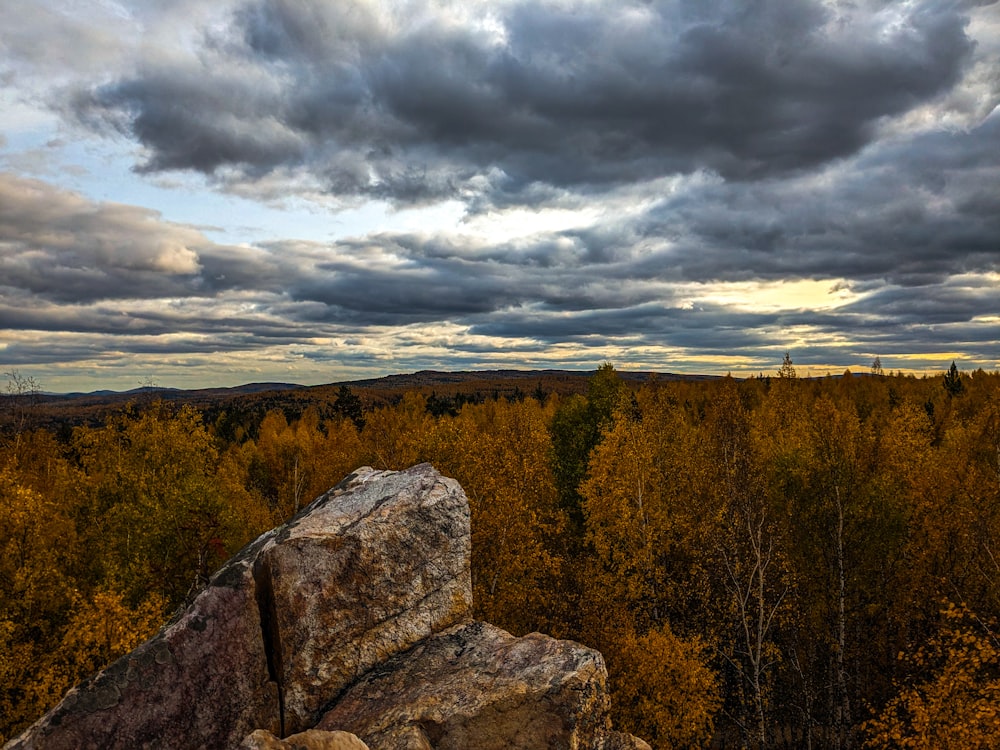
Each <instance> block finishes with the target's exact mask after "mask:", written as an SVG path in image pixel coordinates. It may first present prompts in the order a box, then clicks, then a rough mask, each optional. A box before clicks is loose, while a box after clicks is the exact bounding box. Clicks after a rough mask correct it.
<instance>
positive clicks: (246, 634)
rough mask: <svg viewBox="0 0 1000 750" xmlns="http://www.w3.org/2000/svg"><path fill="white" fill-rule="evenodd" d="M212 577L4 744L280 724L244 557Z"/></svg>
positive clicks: (57, 744) (157, 738) (183, 736)
mask: <svg viewBox="0 0 1000 750" xmlns="http://www.w3.org/2000/svg"><path fill="white" fill-rule="evenodd" d="M220 573H222V574H223V578H221V579H220V578H219V577H216V579H215V582H214V585H210V586H209V587H208V588H207V589H205V590H204V591H202V592H201V594H200V595H199V596H198V597H197V599H195V601H194V603H193V604H192V605H191V606H190V607H189V608H188V610H187V611H185V612H184V613H183V615H182V616H180V617H178V618H176V619H175V620H174V621H173V622H171V623H169V624H168V625H167V626H166V627H165V628H164V629H162V630H161V631H160V633H159V634H158V635H156V636H155V637H154V638H153V639H151V640H149V641H147V642H146V643H144V644H143V645H141V646H139V648H137V649H136V650H135V651H133V652H132V653H131V654H129V655H127V656H125V657H122V658H121V659H119V660H118V661H117V662H115V663H114V664H112V665H111V666H109V667H108V668H106V669H105V670H103V671H102V672H98V673H97V674H96V675H95V676H93V677H92V678H90V679H89V680H88V681H86V682H85V683H83V684H82V685H79V686H78V687H76V688H74V689H72V690H70V691H69V693H67V694H66V697H65V698H63V700H62V702H61V703H59V704H58V705H57V706H56V707H55V708H54V709H52V710H51V711H50V712H49V713H47V714H46V715H45V716H43V717H42V718H41V719H40V720H39V721H38V722H36V723H35V724H34V725H33V726H32V727H30V728H29V729H27V730H26V731H25V732H24V733H23V734H22V735H21V736H19V737H16V738H14V739H13V740H11V741H10V742H8V743H7V744H6V745H5V746H4V748H5V750H26V749H28V748H45V750H90V749H94V750H96V749H97V748H108V749H115V750H116V749H118V748H121V750H131V749H135V750H138V749H139V748H164V747H171V748H173V747H176V748H188V747H190V748H194V747H218V748H226V747H235V746H236V745H237V744H239V742H240V740H241V739H242V738H243V737H244V736H246V734H247V733H248V732H250V731H251V730H253V729H254V728H256V727H267V728H272V729H275V730H278V729H279V728H280V717H279V704H278V691H277V687H276V685H275V683H274V682H273V681H271V680H270V678H269V675H268V667H267V657H266V654H265V651H264V646H263V643H262V642H261V625H260V614H259V612H260V611H259V608H258V603H257V599H256V587H255V584H254V578H253V570H252V564H251V561H250V560H249V559H247V558H246V557H244V558H239V559H236V560H233V561H231V562H230V563H228V564H227V566H226V568H225V569H224V571H220Z"/></svg>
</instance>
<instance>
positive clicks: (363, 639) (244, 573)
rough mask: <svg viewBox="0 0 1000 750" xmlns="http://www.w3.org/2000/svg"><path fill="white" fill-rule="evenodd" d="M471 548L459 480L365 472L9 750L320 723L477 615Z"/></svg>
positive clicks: (158, 740)
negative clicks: (327, 711) (345, 698)
mask: <svg viewBox="0 0 1000 750" xmlns="http://www.w3.org/2000/svg"><path fill="white" fill-rule="evenodd" d="M470 553H471V550H470V536H469V507H468V502H467V500H466V498H465V495H464V493H463V492H462V489H461V488H460V487H459V486H458V484H457V483H456V482H455V481H454V480H451V479H445V478H443V477H441V475H440V474H438V473H437V472H436V471H435V470H434V469H433V468H432V467H430V466H428V465H422V466H416V467H413V468H412V469H409V470H407V471H404V472H379V471H375V470H373V469H369V468H364V469H359V470H358V471H357V472H355V473H354V474H352V475H350V476H349V477H348V478H347V479H345V480H344V481H343V482H341V484H339V485H338V486H337V487H335V488H334V489H333V490H331V491H330V492H328V493H326V494H325V495H323V496H321V497H320V498H318V499H317V500H316V501H314V502H313V503H312V504H311V505H310V506H308V507H307V508H306V509H304V510H303V511H302V513H300V514H299V515H298V516H296V517H295V518H294V519H292V521H290V522H289V523H288V524H285V525H284V526H280V527H278V528H277V529H274V530H272V531H270V532H268V533H267V534H264V535H262V536H261V537H259V538H258V539H257V540H256V541H254V542H252V543H251V544H250V545H248V546H247V547H246V548H244V550H242V551H241V552H240V553H239V554H238V555H237V556H236V557H235V558H233V559H232V560H230V561H229V562H228V563H226V565H225V566H223V568H222V569H220V570H219V571H218V572H217V573H216V574H215V575H214V576H213V577H212V580H211V582H210V583H209V586H208V587H207V588H206V589H205V590H204V591H202V592H201V593H200V594H199V596H198V597H197V599H196V600H195V601H194V603H193V604H192V605H191V607H190V608H188V609H187V610H186V611H185V612H183V613H182V614H181V615H179V616H178V617H177V618H175V620H174V621H172V622H171V623H169V624H168V625H167V626H166V627H165V628H164V629H163V630H161V631H160V633H159V634H158V635H157V636H156V637H154V638H153V639H152V640H150V641H148V642H146V643H145V644H143V645H142V646H140V647H139V648H138V649H136V651H134V652H133V653H131V654H129V655H128V656H126V657H123V658H122V659H120V660H119V661H118V662H116V663H115V664H113V665H112V666H110V667H108V668H107V669H105V670H104V671H102V672H99V673H98V674H97V675H95V676H94V677H93V678H91V679H90V680H88V681H87V682H86V683H84V684H83V685H81V686H79V687H78V688H75V689H73V690H72V691H70V692H69V693H68V694H67V696H66V697H65V698H64V700H63V701H62V702H61V703H60V704H59V705H58V706H56V707H55V708H54V709H53V710H52V711H50V712H49V713H48V714H46V715H45V716H44V717H42V718H41V719H40V720H39V721H38V722H36V723H35V724H34V725H33V726H32V727H30V728H29V729H28V730H26V731H25V732H24V733H23V734H22V735H21V736H19V737H17V738H15V739H13V740H11V741H10V742H9V743H7V745H5V746H4V747H5V750H27V749H28V748H51V749H53V750H61V749H62V748H66V749H67V750H68V749H70V748H72V749H73V750H86V749H87V748H108V749H109V750H113V749H116V748H122V749H125V748H128V749H130V750H139V749H140V748H171V749H176V750H181V749H182V748H207V747H210V748H235V747H238V746H239V744H240V742H241V741H242V740H243V739H244V738H245V737H246V736H247V735H248V734H250V733H251V732H252V731H253V730H255V729H260V728H263V729H267V730H270V731H272V732H274V733H276V734H278V735H287V734H291V733H293V732H296V731H299V730H302V729H308V728H311V727H312V726H313V725H314V724H315V721H316V720H317V719H318V718H319V716H320V714H321V709H322V708H323V707H325V706H326V705H327V704H328V703H329V702H330V701H332V700H334V699H335V698H336V697H337V695H338V694H339V693H340V692H341V691H342V690H343V689H344V688H345V687H347V685H348V684H349V683H351V682H352V681H354V680H355V679H356V678H358V677H360V676H361V675H362V674H364V673H365V672H366V671H367V670H368V669H370V668H371V667H372V666H374V665H376V664H378V663H380V662H382V661H384V660H386V659H387V658H389V657H391V656H392V655H393V654H396V653H398V652H401V651H403V650H405V649H408V648H410V647H411V646H412V645H414V644H415V643H417V642H418V641H419V640H421V639H423V638H425V637H427V636H429V635H431V634H432V633H434V632H437V631H439V630H442V629H444V628H447V627H449V626H451V625H453V624H455V623H458V622H461V621H465V620H467V619H468V618H469V616H470V613H471V606H472V586H471V578H470V572H469V561H470Z"/></svg>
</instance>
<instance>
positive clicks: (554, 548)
mask: <svg viewBox="0 0 1000 750" xmlns="http://www.w3.org/2000/svg"><path fill="white" fill-rule="evenodd" d="M876 364H877V363H876ZM525 390H528V391H530V388H526V389H525ZM17 395H19V394H13V395H8V398H7V399H6V401H5V404H6V406H7V409H6V411H5V412H4V415H3V420H4V421H3V431H2V434H0V742H2V741H3V740H4V739H7V738H9V737H11V736H13V735H15V734H16V733H18V732H19V731H20V730H21V729H23V728H24V727H26V726H27V725H28V724H30V723H31V722H32V721H34V719H36V718H37V717H38V716H39V715H41V714H42V713H43V712H44V711H45V710H47V709H48V708H49V707H50V706H52V705H54V704H55V703H56V702H58V701H59V699H60V698H61V697H62V695H63V693H64V692H65V691H66V690H67V689H68V688H69V687H71V686H72V685H74V684H75V683H77V682H78V681H80V680H81V679H82V678H84V677H85V676H87V675H88V674H90V673H91V672H93V671H95V670H97V669H99V668H101V667H102V666H103V665H106V664H108V663H110V662H111V661H113V660H114V659H116V658H117V657H119V656H121V655H122V654H124V653H127V652H128V651H130V650H131V649H133V648H134V647H135V646H136V645H138V644H139V643H140V642H142V641H143V640H145V639H146V638H148V637H149V636H150V635H152V634H153V633H155V632H156V630H157V629H158V628H159V626H160V625H161V624H162V623H163V622H164V621H165V620H166V619H167V618H168V617H169V615H170V613H171V612H172V611H173V610H175V609H176V608H177V607H179V606H182V605H184V603H185V601H187V600H189V599H190V598H191V597H192V596H193V595H194V593H195V592H197V591H198V589H199V587H200V586H203V585H204V584H205V583H206V582H207V580H208V578H209V576H210V575H211V574H212V572H213V570H215V569H216V568H217V567H218V566H219V565H220V564H221V563H222V562H224V561H225V560H226V559H228V558H229V557H230V556H231V555H233V554H234V553H236V552H237V551H238V550H239V549H240V548H241V547H242V546H243V545H244V544H246V543H247V542H249V541H250V540H252V539H253V538H255V537H256V536H257V535H258V534H260V533H261V532H263V531H265V530H267V529H269V528H271V527H273V526H275V525H277V524H279V523H281V522H282V521H284V520H287V519H288V518H290V517H291V516H293V515H294V514H295V513H296V512H297V511H298V510H300V509H301V508H303V507H304V506H305V505H307V504H308V503H309V502H310V501H311V500H312V499H313V498H314V497H316V496H317V495H319V494H321V493H322V492H324V491H326V490H327V489H329V488H330V487H331V486H333V485H335V484H336V483H337V482H339V481H340V480H341V479H342V478H343V477H344V476H345V475H347V474H348V473H350V472H351V471H352V470H353V469H355V468H357V467H358V466H362V465H370V466H374V467H376V468H388V469H401V468H405V467H408V466H410V465H413V464H416V463H420V462H425V461H427V462H431V463H432V464H434V466H435V467H436V468H437V469H438V470H440V471H441V472H442V473H444V474H446V475H448V476H452V477H454V478H456V479H457V480H458V481H459V482H460V483H461V485H462V487H463V488H464V489H465V491H466V493H467V495H468V497H469V501H470V505H471V511H472V532H473V563H472V565H473V585H474V595H475V604H476V609H477V615H478V616H479V617H481V618H483V619H486V620H488V621H490V622H493V623H495V624H497V625H499V626H501V627H503V628H506V629H507V630H510V631H511V632H512V633H515V634H524V633H528V632H531V631H535V630H538V631H542V632H546V633H550V634H552V635H555V636H557V637H562V638H571V639H574V640H578V641H581V642H583V643H585V644H587V645H590V646H593V647H595V648H598V649H599V650H600V651H601V652H602V653H603V654H604V656H605V659H606V661H607V665H608V671H609V676H610V682H611V687H612V699H613V702H614V703H613V709H614V715H615V721H616V724H617V726H619V727H621V728H623V729H626V730H627V731H629V732H632V733H635V734H637V735H639V736H641V737H643V738H645V739H647V740H648V741H649V742H650V744H651V745H653V747H655V748H660V749H664V748H697V747H719V748H755V749H758V748H759V749H763V748H841V749H843V748H862V747H868V748H957V749H959V750H964V749H966V748H993V747H998V746H1000V640H998V635H1000V629H998V628H1000V625H998V624H997V623H998V619H997V618H998V617H1000V374H998V373H987V372H984V371H982V370H979V371H976V372H974V373H968V372H964V373H963V372H960V371H959V370H957V369H956V368H954V367H953V368H952V370H950V371H948V372H947V373H944V374H938V375H936V376H927V377H923V378H917V377H913V376H904V375H902V374H885V373H883V372H882V371H881V368H880V367H876V366H874V365H873V367H872V371H871V372H868V371H866V372H864V373H863V374H855V375H850V374H845V375H844V376H841V377H827V378H805V377H797V376H796V371H795V368H794V365H793V363H792V361H791V359H790V358H788V357H786V360H785V362H784V363H783V364H782V365H781V367H780V369H779V370H777V371H776V372H773V373H772V374H770V375H768V376H762V377H758V378H751V379H747V380H739V381H738V380H734V379H732V378H719V379H714V380H679V381H668V380H664V381H658V380H655V379H651V380H649V381H648V382H644V383H636V382H632V381H628V380H626V379H623V378H622V376H621V375H620V374H619V373H618V372H617V371H616V370H615V368H614V367H613V366H612V365H610V364H606V365H604V366H602V367H601V368H600V369H599V370H598V371H597V372H596V374H594V375H593V376H592V377H591V378H590V379H589V381H588V383H587V385H586V389H585V392H581V393H557V392H554V391H552V390H551V389H549V390H548V392H546V389H544V388H542V387H541V384H540V385H539V388H538V389H536V392H535V393H524V392H521V391H520V389H518V390H517V392H516V393H514V394H510V393H506V394H497V395H496V397H494V398H479V399H457V400H455V399H453V400H451V401H448V402H447V403H445V402H443V401H442V400H441V398H439V397H437V396H429V395H428V394H427V393H426V392H423V391H421V390H420V389H413V390H408V391H406V392H403V393H400V394H399V395H398V396H397V397H394V398H392V399H390V400H388V401H386V402H384V403H375V402H370V401H368V400H366V399H363V398H359V397H358V396H357V395H356V394H354V393H352V391H351V390H350V389H349V388H346V387H343V388H341V389H340V390H339V391H337V392H335V395H333V396H332V397H331V399H330V402H329V403H328V404H327V405H326V408H318V407H317V406H315V405H311V406H308V407H307V408H303V409H301V410H294V409H293V410H289V409H281V408H274V409H270V410H268V411H266V412H265V413H259V414H257V415H256V416H253V415H251V416H247V414H245V413H241V414H237V413H236V412H234V411H232V410H228V411H227V410H226V408H224V407H222V408H216V409H202V408H200V407H198V408H196V407H195V406H192V405H183V404H179V403H175V402H167V401H163V400H156V399H146V400H139V401H136V402H134V403H131V404H129V405H128V406H125V407H122V408H120V409H118V410H116V411H113V412H110V413H108V414H107V415H105V416H103V417H102V418H101V420H100V421H99V422H97V423H81V424H77V425H75V426H72V427H70V426H66V425H64V426H62V427H58V426H57V427H53V426H52V425H50V424H45V425H39V424H37V423H35V422H33V419H32V414H31V412H30V409H29V408H28V407H27V406H25V404H24V403H23V402H22V401H19V400H18V398H17ZM442 404H444V405H442Z"/></svg>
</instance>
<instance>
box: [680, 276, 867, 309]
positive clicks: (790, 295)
mask: <svg viewBox="0 0 1000 750" xmlns="http://www.w3.org/2000/svg"><path fill="white" fill-rule="evenodd" d="M860 297H861V295H859V294H856V293H854V292H852V291H851V290H850V288H849V287H848V286H847V285H846V284H845V283H844V282H843V281H840V280H836V279H824V280H822V281H819V280H816V279H798V280H794V281H784V280H783V281H730V282H717V283H712V284H701V285H698V286H697V287H691V288H690V296H689V297H688V302H689V306H694V305H697V304H698V303H699V302H702V303H710V304H716V305H723V306H725V307H730V308H734V309H737V310H745V311H756V312H774V311H776V310H803V309H806V310H831V309H833V308H835V307H840V306H841V305H844V304H846V303H848V302H853V301H854V300H856V299H859V298H860Z"/></svg>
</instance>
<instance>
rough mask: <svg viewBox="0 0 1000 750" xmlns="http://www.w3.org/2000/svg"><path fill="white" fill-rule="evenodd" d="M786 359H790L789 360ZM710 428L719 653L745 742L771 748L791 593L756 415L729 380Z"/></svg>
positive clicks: (716, 404)
mask: <svg viewBox="0 0 1000 750" xmlns="http://www.w3.org/2000/svg"><path fill="white" fill-rule="evenodd" d="M786 360H789V363H790V359H789V358H788V357H787V355H786ZM711 407H712V411H711V414H710V415H709V418H708V419H709V421H708V425H707V428H708V430H709V440H710V446H711V448H710V450H711V451H712V453H711V457H712V459H713V463H714V465H715V471H714V476H713V486H714V488H715V489H714V494H715V498H716V500H715V502H717V503H718V504H719V507H720V512H721V515H722V518H723V528H724V533H723V535H722V536H721V537H720V538H719V540H718V542H717V546H716V551H717V557H718V561H719V566H720V575H721V577H722V580H723V582H724V587H725V591H726V601H725V605H726V610H727V616H728V619H729V625H730V633H729V635H728V637H727V638H726V641H725V643H724V644H723V647H722V649H721V654H722V657H723V658H724V659H725V661H726V663H727V664H728V666H729V668H730V671H731V673H732V675H733V676H734V678H735V682H736V685H735V687H734V691H733V692H734V695H735V696H738V699H737V700H736V702H735V703H736V705H735V710H734V711H733V713H732V717H733V719H734V721H735V722H736V724H737V725H738V726H739V728H740V730H741V732H742V734H743V736H744V741H745V742H749V743H752V744H753V745H754V746H756V747H759V748H766V747H771V746H772V744H773V726H772V724H771V711H772V693H773V672H774V670H775V668H776V667H777V665H778V664H779V663H780V661H781V650H780V648H779V647H778V646H777V644H776V642H775V639H774V635H775V630H776V628H777V626H778V624H779V621H780V616H781V614H782V607H783V604H784V601H785V597H786V595H787V593H788V585H787V583H786V579H787V571H786V565H787V562H786V560H785V555H784V552H783V550H782V548H781V545H780V541H781V540H780V528H779V526H778V524H777V519H776V518H775V514H774V512H773V508H772V507H771V505H770V503H769V498H768V495H767V484H766V474H765V471H764V463H763V460H762V459H763V455H762V453H761V452H760V451H759V450H758V448H757V446H756V444H755V440H754V431H753V416H752V415H751V413H750V412H749V411H748V410H747V409H746V408H745V407H744V406H743V404H742V402H741V401H740V398H739V393H738V391H737V388H736V384H735V383H734V382H733V381H732V380H731V379H726V381H724V383H723V384H722V386H721V389H720V391H719V392H718V393H717V394H716V398H715V399H714V401H713V402H712V404H711Z"/></svg>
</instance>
